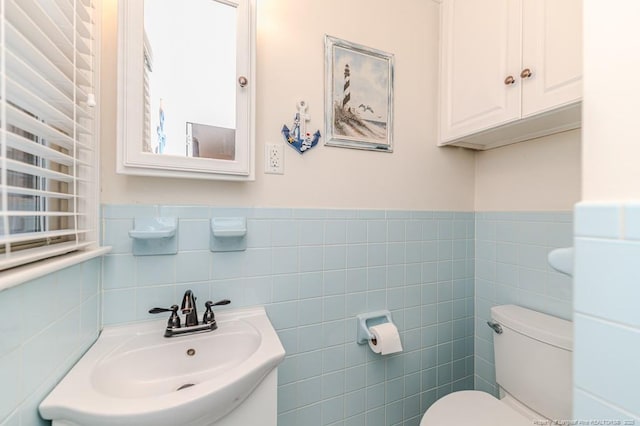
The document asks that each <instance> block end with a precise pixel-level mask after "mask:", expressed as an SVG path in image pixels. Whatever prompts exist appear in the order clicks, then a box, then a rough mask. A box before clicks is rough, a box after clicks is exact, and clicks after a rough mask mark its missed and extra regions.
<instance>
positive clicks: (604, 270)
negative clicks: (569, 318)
mask: <svg viewBox="0 0 640 426" xmlns="http://www.w3.org/2000/svg"><path fill="white" fill-rule="evenodd" d="M575 213H576V214H575V217H576V264H575V268H576V274H575V280H576V291H575V313H574V321H575V329H574V332H575V342H574V370H573V371H574V416H575V418H576V419H582V420H586V421H589V420H594V419H597V420H599V421H606V420H609V421H618V423H609V424H630V425H631V424H636V425H637V424H640V396H639V395H640V387H639V386H640V385H639V384H640V308H639V307H638V305H639V303H640V203H635V204H578V205H577V206H576V212H575ZM600 424H605V423H604V422H603V423H600Z"/></svg>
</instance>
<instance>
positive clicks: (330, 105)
mask: <svg viewBox="0 0 640 426" xmlns="http://www.w3.org/2000/svg"><path fill="white" fill-rule="evenodd" d="M393 62H394V59H393V55H392V54H390V53H385V52H382V51H379V50H376V49H371V48H369V47H365V46H361V45H359V44H355V43H350V42H348V41H344V40H340V39H338V38H335V37H331V36H328V35H326V36H325V78H326V82H325V102H324V103H325V135H326V136H325V141H326V142H325V145H327V146H338V147H343V148H354V149H368V150H373V151H382V152H393Z"/></svg>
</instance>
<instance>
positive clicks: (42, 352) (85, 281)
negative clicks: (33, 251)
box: [0, 259, 101, 426]
mask: <svg viewBox="0 0 640 426" xmlns="http://www.w3.org/2000/svg"><path fill="white" fill-rule="evenodd" d="M100 268H101V261H100V259H93V260H90V261H87V262H84V263H82V264H78V265H75V266H72V267H69V268H66V269H63V270H60V271H58V272H56V273H53V274H49V275H46V276H44V277H42V278H39V279H36V280H33V281H30V282H27V283H24V284H21V285H19V286H16V287H12V288H9V289H7V290H4V291H2V292H0V312H2V315H3V320H2V321H0V336H2V338H1V339H0V383H1V384H2V385H1V386H0V424H1V425H16V426H17V425H21V426H33V425H41V424H42V425H45V424H50V422H46V421H44V420H42V419H41V418H40V417H39V416H38V405H39V404H40V401H42V399H44V397H45V396H46V395H47V394H48V393H49V392H50V391H51V389H52V388H53V387H54V386H55V385H56V383H57V382H58V381H59V380H60V379H61V378H62V377H63V376H64V375H65V374H66V372H67V371H68V370H69V369H70V368H71V367H72V366H73V364H75V362H76V361H77V360H78V359H79V358H80V357H81V356H82V354H83V353H84V352H85V351H86V350H87V349H88V348H89V346H90V345H91V344H92V343H93V342H94V341H95V339H96V338H97V336H98V331H99V330H100V321H99V319H100Z"/></svg>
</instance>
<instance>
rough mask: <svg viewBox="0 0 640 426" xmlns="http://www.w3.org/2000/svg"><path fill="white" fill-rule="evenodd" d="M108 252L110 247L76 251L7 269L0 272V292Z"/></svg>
mask: <svg viewBox="0 0 640 426" xmlns="http://www.w3.org/2000/svg"><path fill="white" fill-rule="evenodd" d="M109 251H111V247H98V248H94V249H87V250H82V251H76V252H73V253H69V254H65V255H61V256H56V257H52V258H50V259H45V260H41V261H38V262H34V263H30V264H28V265H23V266H18V267H16V268H12V269H8V270H6V271H3V272H0V291H2V290H6V289H8V288H11V287H15V286H17V285H19V284H22V283H24V282H27V281H31V280H34V279H36V278H40V277H42V276H44V275H47V274H50V273H52V272H56V271H59V270H61V269H64V268H68V267H69V266H73V265H76V264H78V263H82V262H85V261H87V260H90V259H93V258H95V257H99V256H102V255H104V254H107V253H108V252H109Z"/></svg>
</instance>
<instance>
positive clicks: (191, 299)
mask: <svg viewBox="0 0 640 426" xmlns="http://www.w3.org/2000/svg"><path fill="white" fill-rule="evenodd" d="M180 309H181V310H182V313H183V314H185V318H184V325H185V327H192V326H194V325H198V310H197V309H196V297H195V296H194V295H193V292H192V291H191V290H187V291H185V292H184V296H182V306H181V307H180Z"/></svg>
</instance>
